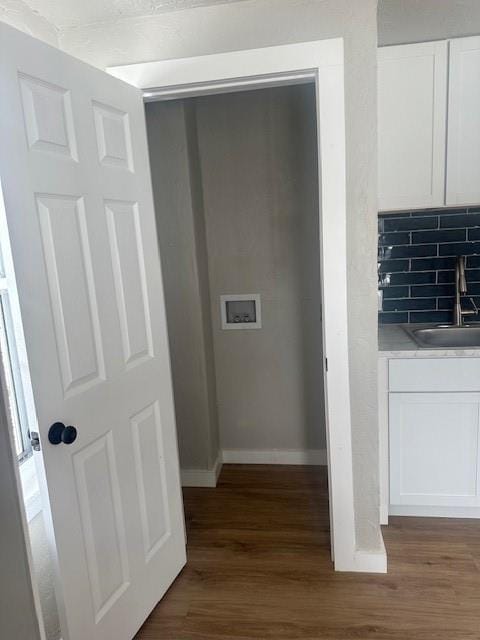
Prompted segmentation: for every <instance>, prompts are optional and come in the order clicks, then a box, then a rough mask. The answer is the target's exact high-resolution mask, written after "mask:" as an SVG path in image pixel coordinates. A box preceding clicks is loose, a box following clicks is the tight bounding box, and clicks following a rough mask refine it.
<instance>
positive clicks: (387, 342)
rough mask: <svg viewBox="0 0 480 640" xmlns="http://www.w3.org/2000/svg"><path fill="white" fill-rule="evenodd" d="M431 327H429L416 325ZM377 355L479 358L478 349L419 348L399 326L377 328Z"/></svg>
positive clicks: (386, 356) (388, 325)
mask: <svg viewBox="0 0 480 640" xmlns="http://www.w3.org/2000/svg"><path fill="white" fill-rule="evenodd" d="M416 326H417V327H420V326H431V325H416ZM378 355H379V357H380V358H402V357H403V358H405V357H408V358H432V357H433V358H441V357H445V356H450V357H452V356H457V357H468V356H470V357H472V356H475V357H477V358H478V357H479V356H480V347H467V348H463V349H458V348H457V349H452V348H446V347H441V348H438V349H432V348H425V347H420V346H419V345H418V344H417V343H416V342H415V341H414V340H413V338H411V337H410V336H409V335H408V333H407V332H406V331H405V330H404V329H403V325H401V324H386V325H380V326H379V327H378Z"/></svg>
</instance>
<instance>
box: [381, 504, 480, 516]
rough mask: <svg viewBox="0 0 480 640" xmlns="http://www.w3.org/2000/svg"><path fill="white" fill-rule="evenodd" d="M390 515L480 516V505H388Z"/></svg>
mask: <svg viewBox="0 0 480 640" xmlns="http://www.w3.org/2000/svg"><path fill="white" fill-rule="evenodd" d="M388 513H389V514H390V515H391V516H414V517H419V518H422V517H423V518H480V507H433V506H430V505H421V506H418V505H414V506H411V505H396V506H392V505H390V508H389V510H388Z"/></svg>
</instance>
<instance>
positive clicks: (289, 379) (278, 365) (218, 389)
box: [145, 82, 327, 487]
mask: <svg viewBox="0 0 480 640" xmlns="http://www.w3.org/2000/svg"><path fill="white" fill-rule="evenodd" d="M145 108H146V121H147V135H148V143H149V153H150V167H151V175H152V185H153V193H154V202H155V211H156V222H157V231H158V241H159V248H160V256H161V261H162V273H163V282H164V290H165V301H166V313H167V324H168V333H169V343H170V357H171V364H172V376H173V387H174V398H175V409H176V423H177V434H178V440H179V454H180V467H181V476H182V484H183V485H184V486H187V487H192V486H193V487H199V486H206V487H212V486H215V485H216V482H217V478H218V475H219V473H220V470H221V468H222V464H228V463H236V464H252V463H254V464H285V465H299V464H300V465H302V464H307V465H326V464H327V452H326V428H325V402H324V373H323V366H324V356H323V346H322V294H321V282H322V277H321V258H320V246H321V243H320V219H319V202H318V199H319V187H318V158H317V130H316V117H317V116H316V96H315V84H314V82H303V83H301V84H299V83H295V84H283V85H280V86H276V87H267V88H261V89H255V90H246V91H245V90H243V91H235V92H228V93H220V94H218V93H217V94H211V95H206V96H200V97H189V98H183V99H177V100H168V101H149V102H147V103H146V105H145ZM229 329H235V331H230V330H229Z"/></svg>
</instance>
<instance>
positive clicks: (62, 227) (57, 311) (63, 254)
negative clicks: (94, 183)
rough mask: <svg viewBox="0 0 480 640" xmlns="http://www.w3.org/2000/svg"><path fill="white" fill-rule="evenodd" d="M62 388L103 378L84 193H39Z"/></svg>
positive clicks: (69, 390) (72, 389)
mask: <svg viewBox="0 0 480 640" xmlns="http://www.w3.org/2000/svg"><path fill="white" fill-rule="evenodd" d="M37 209H38V215H39V219H40V230H41V234H42V242H43V254H44V257H45V263H46V267H47V279H48V287H49V291H50V301H51V305H52V311H53V316H54V321H55V335H56V342H57V350H58V355H59V358H60V367H61V371H62V378H63V388H64V391H65V393H72V392H73V393H76V392H81V391H82V390H83V389H84V388H85V385H87V386H90V385H92V384H95V383H97V382H99V381H101V380H104V379H105V371H104V363H103V351H102V344H101V337H100V322H99V317H98V306H97V296H96V292H95V282H94V278H93V266H92V257H91V254H90V246H89V241H88V231H87V225H86V219H85V205H84V200H83V198H81V197H80V198H77V197H75V196H73V197H72V196H70V197H69V196H60V195H49V196H45V195H41V196H37Z"/></svg>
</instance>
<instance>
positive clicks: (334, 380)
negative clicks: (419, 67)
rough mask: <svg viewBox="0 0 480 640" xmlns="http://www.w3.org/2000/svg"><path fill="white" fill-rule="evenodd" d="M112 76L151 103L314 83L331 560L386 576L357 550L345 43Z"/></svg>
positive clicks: (134, 67)
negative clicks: (129, 85)
mask: <svg viewBox="0 0 480 640" xmlns="http://www.w3.org/2000/svg"><path fill="white" fill-rule="evenodd" d="M107 71H109V73H111V74H113V75H115V76H116V77H118V78H120V79H122V80H125V81H126V82H129V83H130V84H133V85H135V86H137V87H138V88H140V89H142V90H143V91H144V97H145V100H146V101H150V100H168V99H178V98H182V97H189V96H198V95H202V94H208V93H220V92H229V91H238V90H242V89H243V90H245V89H255V88H261V87H266V86H275V85H280V84H286V83H290V84H291V83H299V82H306V81H310V82H311V81H313V82H315V85H316V102H317V125H318V131H319V136H318V158H319V188H320V199H319V202H320V212H319V215H320V229H321V232H320V239H319V242H320V254H321V273H322V280H321V282H322V308H323V345H324V356H325V362H324V373H325V376H324V379H325V395H326V405H327V408H326V423H327V451H328V467H329V491H330V519H331V538H332V554H333V557H334V562H335V569H336V570H339V571H380V572H384V571H386V555H385V551H384V550H382V551H381V552H380V553H366V552H363V551H357V548H356V536H355V516H354V493H353V471H352V438H351V415H350V382H349V364H348V321H347V247H346V172H345V168H346V155H345V108H344V102H345V101H344V55H343V39H342V38H334V39H329V40H320V41H316V42H304V43H296V44H289V45H280V46H274V47H265V48H261V49H250V50H243V51H234V52H228V53H220V54H212V55H204V56H197V57H192V58H181V59H176V60H159V61H154V62H146V63H137V64H131V65H125V66H117V67H110V68H108V69H107ZM327 357H328V372H327V371H326V358H327Z"/></svg>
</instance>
